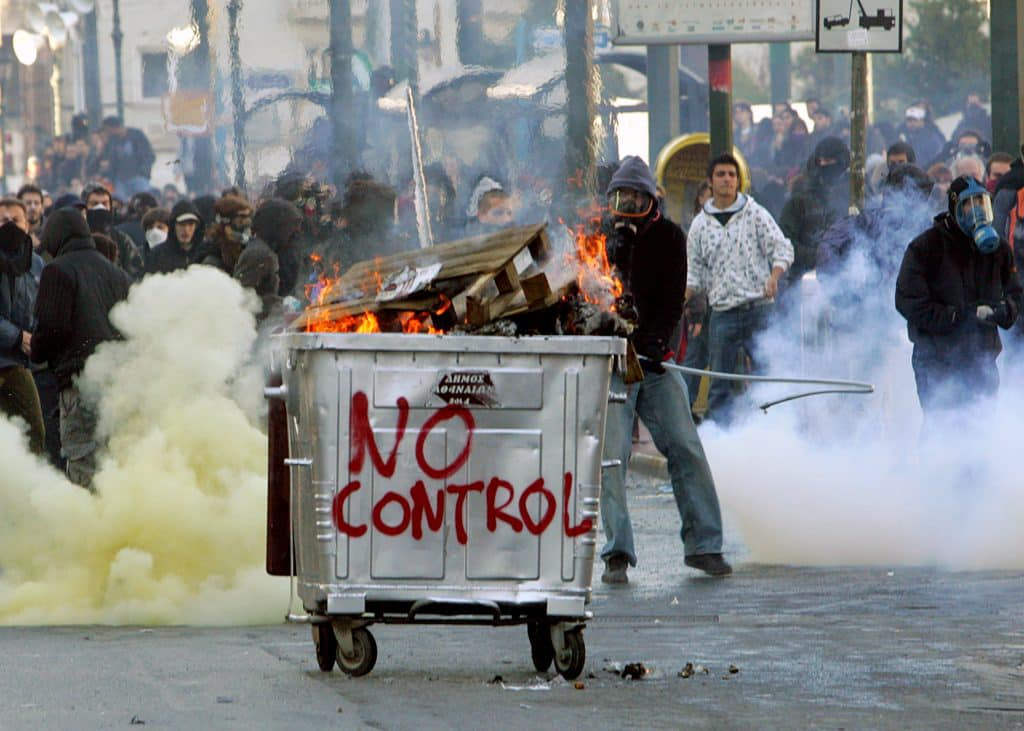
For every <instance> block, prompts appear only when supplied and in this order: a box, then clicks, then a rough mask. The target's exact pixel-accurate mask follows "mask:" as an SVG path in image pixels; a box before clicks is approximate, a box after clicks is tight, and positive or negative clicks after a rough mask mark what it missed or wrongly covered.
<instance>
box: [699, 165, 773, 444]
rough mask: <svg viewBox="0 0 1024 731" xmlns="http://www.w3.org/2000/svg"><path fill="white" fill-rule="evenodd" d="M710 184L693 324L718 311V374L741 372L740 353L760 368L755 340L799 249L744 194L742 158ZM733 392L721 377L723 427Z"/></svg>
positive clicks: (713, 347)
mask: <svg viewBox="0 0 1024 731" xmlns="http://www.w3.org/2000/svg"><path fill="white" fill-rule="evenodd" d="M708 179H709V180H710V182H711V199H710V200H709V201H707V202H706V203H705V204H704V208H703V210H701V212H700V213H698V214H697V217H696V218H694V219H693V223H692V224H690V237H689V238H690V247H689V257H688V270H687V280H686V307H687V310H688V311H689V315H688V318H687V319H688V320H689V321H690V322H698V321H699V320H700V319H701V317H702V311H701V308H702V307H703V306H707V307H710V308H711V314H710V316H709V317H708V329H709V330H710V332H709V333H708V358H709V360H710V361H711V370H713V371H719V372H725V373H735V372H736V361H737V359H738V357H739V352H740V349H743V350H744V351H745V352H746V353H747V355H748V356H749V357H750V358H751V360H752V361H753V365H754V369H755V370H756V369H757V366H758V358H757V350H756V348H755V347H754V345H755V339H756V337H757V336H758V335H759V334H760V333H761V332H762V331H763V330H764V328H765V327H767V325H768V322H769V320H770V319H771V317H772V314H773V311H774V304H775V298H776V296H777V295H778V293H779V281H780V280H781V279H782V276H783V275H784V274H785V272H786V269H787V268H788V267H789V266H790V265H791V264H792V263H793V246H792V244H790V243H789V239H787V238H786V236H785V235H784V234H783V233H782V231H781V230H780V229H779V226H778V225H777V224H776V223H775V219H774V218H772V215H771V214H770V213H769V212H768V211H767V209H765V208H764V207H763V206H761V205H760V204H758V203H757V201H755V200H754V199H753V198H751V197H750V196H748V195H746V194H744V193H742V192H740V187H741V180H740V166H739V162H737V160H736V158H734V157H733V156H732V155H729V154H723V155H719V156H718V157H716V158H715V159H713V160H712V161H711V163H710V164H709V165H708ZM705 302H706V305H705V304H704V303H705ZM698 327H699V326H698ZM693 334H695V335H696V334H699V333H698V332H694V333H693ZM730 386H731V384H730V383H729V382H728V381H724V380H722V379H713V380H712V381H711V390H710V391H709V392H708V417H709V418H711V419H714V420H715V421H717V422H719V423H721V424H728V423H729V422H730V421H731V420H732V417H733V410H734V405H733V396H732V388H731V387H730Z"/></svg>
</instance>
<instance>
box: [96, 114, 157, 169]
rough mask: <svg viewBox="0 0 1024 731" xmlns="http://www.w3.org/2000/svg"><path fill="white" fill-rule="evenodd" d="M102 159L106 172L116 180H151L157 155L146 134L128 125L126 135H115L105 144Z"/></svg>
mask: <svg viewBox="0 0 1024 731" xmlns="http://www.w3.org/2000/svg"><path fill="white" fill-rule="evenodd" d="M100 161H101V165H103V166H104V169H105V171H106V173H107V174H108V175H109V176H110V177H112V178H113V179H114V180H115V181H118V182H121V181H126V180H131V179H132V178H135V177H143V178H145V179H146V180H149V176H150V172H151V171H152V169H153V163H154V162H155V161H156V156H155V155H154V154H153V147H152V146H151V145H150V144H149V138H147V137H146V134H145V133H144V132H143V131H142V130H140V129H135V128H134V127H128V128H127V129H126V130H125V135H124V137H113V138H111V139H109V140H108V141H107V142H106V143H105V144H104V145H103V153H102V155H101V157H100Z"/></svg>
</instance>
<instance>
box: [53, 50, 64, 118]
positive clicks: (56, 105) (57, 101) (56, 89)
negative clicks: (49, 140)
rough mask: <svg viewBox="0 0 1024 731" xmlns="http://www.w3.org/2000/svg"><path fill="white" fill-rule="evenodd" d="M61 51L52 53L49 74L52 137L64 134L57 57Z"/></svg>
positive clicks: (58, 60)
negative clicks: (51, 95)
mask: <svg viewBox="0 0 1024 731" xmlns="http://www.w3.org/2000/svg"><path fill="white" fill-rule="evenodd" d="M60 52H61V49H57V50H55V51H54V52H53V71H52V73H51V74H50V91H51V92H52V94H53V135H54V137H59V136H60V135H62V134H64V110H63V109H62V107H63V106H64V98H63V94H62V93H61V86H60V85H61V75H60V59H59V58H58V57H57V56H58V54H59V53H60Z"/></svg>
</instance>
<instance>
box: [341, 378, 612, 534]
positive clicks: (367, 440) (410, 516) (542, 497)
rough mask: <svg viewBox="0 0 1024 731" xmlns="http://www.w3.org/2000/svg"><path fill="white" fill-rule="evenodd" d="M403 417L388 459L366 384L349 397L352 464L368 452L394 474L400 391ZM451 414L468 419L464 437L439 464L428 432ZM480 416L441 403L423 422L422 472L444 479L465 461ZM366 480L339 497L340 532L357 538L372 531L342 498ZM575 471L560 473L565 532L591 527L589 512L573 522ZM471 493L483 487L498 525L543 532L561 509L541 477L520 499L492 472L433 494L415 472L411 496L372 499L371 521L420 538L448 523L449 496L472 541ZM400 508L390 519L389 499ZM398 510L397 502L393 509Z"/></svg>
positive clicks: (379, 467)
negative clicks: (534, 503)
mask: <svg viewBox="0 0 1024 731" xmlns="http://www.w3.org/2000/svg"><path fill="white" fill-rule="evenodd" d="M396 405H397V406H398V425H397V427H396V429H395V444H394V446H393V447H392V449H391V452H390V454H389V455H388V456H387V458H386V459H385V458H384V456H383V455H382V454H381V451H380V448H379V447H378V446H377V441H376V439H375V438H374V435H373V428H372V426H371V425H370V417H369V399H367V397H366V394H365V393H363V392H362V391H360V392H358V393H356V394H355V395H354V396H353V397H352V408H351V412H350V424H351V435H352V436H351V448H352V459H351V460H350V461H349V471H350V472H351V473H353V474H358V473H360V472H361V471H362V469H363V465H364V463H365V461H366V457H367V455H369V457H370V462H371V463H372V464H373V469H374V471H375V472H376V473H377V474H378V475H380V476H381V477H392V476H393V475H394V474H395V468H396V467H397V465H398V448H399V446H400V445H401V443H402V439H403V437H404V436H405V431H406V427H407V426H408V423H409V402H408V401H407V400H406V399H404V398H399V399H398V401H397V403H396ZM453 419H458V420H461V421H462V423H463V424H464V426H465V431H466V437H465V439H466V441H465V444H463V446H462V450H461V451H460V452H459V454H458V456H457V457H456V458H455V459H454V460H452V461H451V462H450V463H448V464H445V465H435V464H431V462H430V461H429V460H428V459H427V455H426V453H425V450H424V445H425V444H426V442H427V438H428V437H429V436H430V434H431V432H432V431H433V430H434V429H436V428H437V427H438V426H439V425H441V424H444V423H446V422H448V421H452V420H453ZM475 428H476V422H475V420H474V419H473V413H472V412H471V411H470V410H469V409H467V408H465V407H463V406H460V405H458V404H449V405H447V406H444V407H442V408H440V409H438V410H437V411H435V412H434V413H433V414H431V415H430V417H429V418H428V419H427V420H426V421H425V422H423V426H422V427H420V431H419V434H417V436H416V447H415V456H416V464H417V466H418V467H419V469H420V471H422V473H423V474H424V475H425V476H426V477H428V478H431V479H434V480H447V479H448V478H450V477H452V476H453V475H454V474H455V473H456V472H458V470H459V469H460V468H461V467H462V466H463V465H465V464H466V461H467V460H468V459H469V457H470V454H472V450H473V430H474V429H475ZM362 486H363V485H362V481H360V480H352V481H351V482H349V483H348V484H347V485H345V486H344V487H343V488H342V489H341V490H339V491H338V494H337V495H336V496H335V498H334V504H333V509H332V511H331V512H332V515H333V518H334V524H335V526H336V527H337V528H338V532H340V533H342V534H344V535H347V536H351V537H353V538H358V537H360V536H362V535H364V534H365V533H366V531H367V525H366V524H358V525H353V524H352V523H349V522H348V520H347V519H346V518H345V504H346V502H348V500H349V498H350V497H352V496H353V495H354V494H355V493H357V492H358V491H359V490H360V489H362ZM572 489H573V476H572V473H571V472H566V473H565V475H564V476H563V479H562V511H561V512H562V521H561V523H562V525H561V528H562V530H563V531H564V532H565V535H566V536H568V537H570V538H574V537H576V536H579V535H583V534H584V533H587V532H589V531H590V530H591V529H592V528H593V523H592V522H591V521H590V519H589V518H588V519H584V520H583V521H582V522H580V523H579V524H577V525H572V524H571V519H570V515H569V506H570V505H572ZM470 493H481V494H482V495H483V496H484V502H485V505H486V520H485V526H486V529H487V530H488V531H490V532H492V533H493V532H494V531H495V530H497V528H498V523H499V522H500V523H503V524H505V525H507V526H508V527H510V528H511V529H512V530H513V531H515V532H516V533H521V532H522V531H524V530H525V531H527V532H529V533H531V534H533V535H540V534H541V533H544V532H545V531H546V530H548V528H549V527H550V526H551V525H552V524H553V523H554V520H555V513H556V512H557V511H558V499H557V498H556V496H555V493H553V492H552V491H551V490H549V489H548V488H547V486H546V485H545V484H544V478H538V479H536V480H534V481H533V482H531V483H530V484H529V485H527V486H526V489H524V490H523V491H522V492H521V493H520V494H519V499H518V501H517V500H516V499H515V497H516V491H515V488H514V487H513V486H512V484H511V483H510V482H508V481H507V480H504V479H502V478H500V477H498V476H494V477H491V478H490V480H488V481H486V482H485V481H484V480H477V481H475V482H471V483H469V484H458V483H451V484H448V485H446V486H445V487H444V488H440V489H437V490H435V491H434V495H433V500H431V495H430V494H429V492H428V491H427V487H426V484H425V483H424V481H423V480H422V479H421V480H416V481H415V482H414V483H413V485H412V487H411V489H410V490H409V494H408V496H406V495H404V494H403V493H400V492H395V491H393V490H392V491H388V492H385V493H384V494H383V495H381V497H380V499H378V500H377V502H376V503H375V504H374V506H373V510H372V513H371V522H372V524H373V527H374V529H375V530H377V531H378V532H380V533H382V534H383V535H386V536H398V535H402V534H404V533H407V532H408V533H411V535H412V537H413V538H414V539H415V540H421V539H422V538H423V535H424V530H427V531H431V532H437V531H440V530H441V527H442V526H443V525H444V515H445V505H446V501H447V500H449V499H454V500H455V510H454V514H455V538H456V540H458V542H459V543H460V544H462V545H465V544H466V542H467V541H468V533H467V530H466V524H465V518H464V514H465V505H466V498H467V496H468V495H469V494H470ZM534 496H537V497H538V498H539V503H540V505H541V509H540V512H539V515H535V514H534V513H533V512H531V511H530V501H531V499H532V498H533V497H534ZM392 505H393V506H395V507H397V508H398V516H397V518H396V516H395V515H392V516H391V520H390V522H388V521H385V520H384V511H385V510H386V509H387V508H388V507H389V506H392ZM391 512H392V513H393V514H394V512H395V511H394V510H392V511H391Z"/></svg>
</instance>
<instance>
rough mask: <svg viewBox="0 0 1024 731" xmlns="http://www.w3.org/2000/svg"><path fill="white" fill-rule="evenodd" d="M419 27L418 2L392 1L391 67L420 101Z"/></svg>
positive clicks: (397, 77) (413, 0)
mask: <svg viewBox="0 0 1024 731" xmlns="http://www.w3.org/2000/svg"><path fill="white" fill-rule="evenodd" d="M418 29H419V25H418V23H417V21H416V0H391V65H392V67H394V69H395V78H396V79H398V80H401V79H406V80H408V82H409V87H410V88H412V89H413V92H414V94H415V95H416V98H417V101H418V100H419V87H420V69H419V66H420V64H419V33H418Z"/></svg>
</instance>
